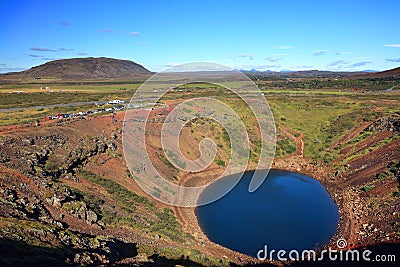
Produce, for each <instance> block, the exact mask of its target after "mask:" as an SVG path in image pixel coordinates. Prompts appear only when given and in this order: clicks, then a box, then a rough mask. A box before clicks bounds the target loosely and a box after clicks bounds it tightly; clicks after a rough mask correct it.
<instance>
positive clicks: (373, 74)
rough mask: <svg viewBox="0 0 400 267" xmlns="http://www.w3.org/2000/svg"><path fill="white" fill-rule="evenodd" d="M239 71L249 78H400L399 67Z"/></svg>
mask: <svg viewBox="0 0 400 267" xmlns="http://www.w3.org/2000/svg"><path fill="white" fill-rule="evenodd" d="M240 71H241V72H243V73H245V74H247V76H249V77H250V78H252V79H254V78H260V77H270V76H271V77H287V78H335V77H353V78H400V67H398V68H395V69H391V70H386V71H381V72H379V71H373V70H364V71H355V72H346V71H323V70H302V71H290V70H282V71H270V70H267V71H258V70H255V69H252V70H250V71H248V70H240Z"/></svg>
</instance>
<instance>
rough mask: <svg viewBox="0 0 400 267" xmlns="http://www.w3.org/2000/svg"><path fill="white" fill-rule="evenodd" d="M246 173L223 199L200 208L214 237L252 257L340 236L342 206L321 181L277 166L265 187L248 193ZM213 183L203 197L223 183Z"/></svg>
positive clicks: (205, 226) (202, 223)
mask: <svg viewBox="0 0 400 267" xmlns="http://www.w3.org/2000/svg"><path fill="white" fill-rule="evenodd" d="M251 174H252V172H246V173H245V174H244V176H243V178H242V179H241V180H240V182H239V183H238V184H237V185H236V187H235V188H234V189H233V190H232V191H231V192H229V193H228V194H227V195H225V196H224V197H223V198H221V199H219V200H217V201H215V202H213V203H211V204H208V205H205V206H201V207H198V208H196V215H197V217H198V220H199V224H200V226H201V228H202V229H203V231H204V232H205V234H206V235H207V236H208V238H209V239H210V240H212V241H213V242H215V243H218V244H221V245H222V246H225V247H228V248H230V249H233V250H236V251H239V252H242V253H244V254H247V255H250V256H254V257H255V256H256V255H257V252H258V251H259V250H260V249H263V248H264V245H267V246H268V251H270V250H271V249H275V250H279V249H284V250H286V251H287V252H289V251H290V250H291V249H296V250H298V251H302V250H304V249H319V248H321V247H322V246H324V245H325V244H326V243H328V242H329V240H330V239H331V237H332V236H333V235H334V234H335V232H336V229H337V225H338V221H339V214H338V208H337V206H336V204H335V203H334V201H333V200H332V199H331V197H330V196H329V194H328V193H327V191H326V190H325V188H324V187H323V186H322V185H321V184H320V183H319V182H318V181H317V180H315V179H313V178H311V177H309V176H306V175H303V174H299V173H295V172H290V171H281V170H271V171H270V172H269V174H268V177H267V179H266V180H265V181H264V183H263V184H262V185H261V186H260V188H259V189H258V190H257V191H255V192H253V193H249V192H248V187H249V183H250V179H251ZM228 179H229V176H228V177H224V178H221V179H220V180H219V181H217V182H215V183H213V184H212V185H210V186H209V187H208V188H207V189H206V190H205V191H204V192H203V193H202V195H201V196H200V198H207V195H208V194H210V193H211V192H213V191H215V190H217V189H218V187H220V186H222V185H223V184H224V183H225V182H226V181H227V180H228Z"/></svg>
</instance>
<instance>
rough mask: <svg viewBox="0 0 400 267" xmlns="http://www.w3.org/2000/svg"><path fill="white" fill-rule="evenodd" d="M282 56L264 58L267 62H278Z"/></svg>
mask: <svg viewBox="0 0 400 267" xmlns="http://www.w3.org/2000/svg"><path fill="white" fill-rule="evenodd" d="M282 58H283V57H265V58H264V59H265V60H268V61H269V62H278V61H280V60H282Z"/></svg>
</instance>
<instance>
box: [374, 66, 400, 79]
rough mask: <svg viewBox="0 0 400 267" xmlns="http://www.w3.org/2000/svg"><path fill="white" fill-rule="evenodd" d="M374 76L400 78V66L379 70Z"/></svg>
mask: <svg viewBox="0 0 400 267" xmlns="http://www.w3.org/2000/svg"><path fill="white" fill-rule="evenodd" d="M374 76H377V77H393V78H400V67H398V68H395V69H391V70H385V71H381V72H377V73H375V74H374Z"/></svg>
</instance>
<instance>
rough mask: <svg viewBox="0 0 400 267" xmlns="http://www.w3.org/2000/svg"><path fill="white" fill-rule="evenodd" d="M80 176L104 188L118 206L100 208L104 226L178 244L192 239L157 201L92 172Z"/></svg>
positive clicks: (168, 210) (169, 211)
mask: <svg viewBox="0 0 400 267" xmlns="http://www.w3.org/2000/svg"><path fill="white" fill-rule="evenodd" d="M77 174H78V176H80V177H83V178H85V179H87V180H88V181H90V182H92V183H94V184H97V185H100V186H102V187H103V188H104V189H105V190H106V191H107V193H108V194H110V195H111V198H112V199H113V200H114V201H115V202H116V203H118V206H115V207H110V206H109V207H108V208H106V207H103V209H101V216H102V217H103V218H102V221H104V222H105V223H107V224H109V225H113V226H115V227H121V225H126V226H129V227H132V228H135V229H139V230H141V231H143V232H153V233H157V234H159V235H161V236H163V237H167V238H169V239H171V240H174V241H177V242H184V241H185V240H187V239H188V238H191V237H190V236H189V235H187V234H183V230H182V229H181V226H180V224H179V222H178V220H177V218H176V217H175V214H174V212H173V211H172V210H171V209H168V208H158V207H156V206H155V204H154V202H152V201H150V200H148V199H147V198H146V197H143V196H139V195H137V194H136V193H134V192H132V191H130V190H128V189H127V188H125V187H124V186H122V185H120V184H119V183H117V182H115V181H112V180H110V179H107V178H104V177H101V176H99V175H96V174H94V173H92V172H89V171H84V170H81V171H79V172H78V173H77ZM144 214H145V216H144Z"/></svg>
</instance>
